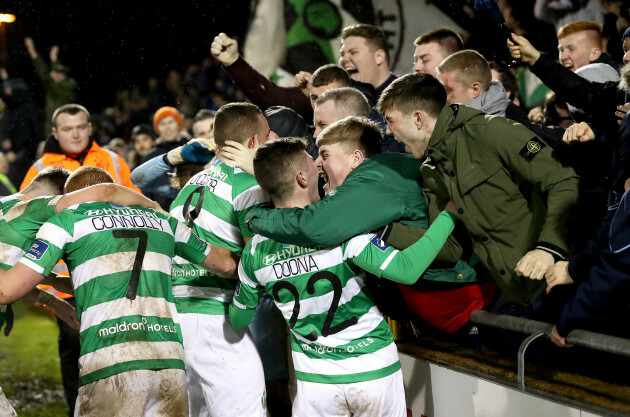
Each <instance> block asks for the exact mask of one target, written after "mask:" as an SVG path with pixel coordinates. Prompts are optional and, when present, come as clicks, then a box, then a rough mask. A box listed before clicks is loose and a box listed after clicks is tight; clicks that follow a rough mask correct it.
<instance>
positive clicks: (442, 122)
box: [429, 104, 484, 148]
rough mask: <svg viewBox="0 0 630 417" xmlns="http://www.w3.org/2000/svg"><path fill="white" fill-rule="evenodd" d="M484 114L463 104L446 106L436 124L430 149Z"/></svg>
mask: <svg viewBox="0 0 630 417" xmlns="http://www.w3.org/2000/svg"><path fill="white" fill-rule="evenodd" d="M483 114H484V113H483V112H482V111H480V110H477V109H473V108H472V107H468V106H464V105H461V104H451V105H450V106H444V107H443V108H442V111H441V112H440V115H439V116H438V118H437V121H436V123H435V129H433V134H432V135H431V139H429V148H431V147H433V146H437V145H438V144H439V143H440V142H442V140H443V139H444V137H445V136H446V134H447V133H448V132H450V131H452V130H455V129H458V128H460V127H461V126H463V125H464V124H465V123H466V122H468V121H469V120H470V119H472V118H474V117H476V116H479V115H483Z"/></svg>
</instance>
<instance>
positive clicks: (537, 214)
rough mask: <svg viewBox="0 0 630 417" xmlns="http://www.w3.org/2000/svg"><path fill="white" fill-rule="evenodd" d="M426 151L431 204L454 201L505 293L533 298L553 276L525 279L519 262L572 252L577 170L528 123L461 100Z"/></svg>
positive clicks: (447, 111)
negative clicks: (536, 254) (537, 252)
mask: <svg viewBox="0 0 630 417" xmlns="http://www.w3.org/2000/svg"><path fill="white" fill-rule="evenodd" d="M426 154H427V156H428V157H427V159H426V160H425V162H424V163H423V164H422V167H421V173H422V177H423V179H424V191H425V193H426V196H427V200H428V201H429V204H430V205H437V206H438V207H444V205H445V204H446V203H447V202H448V200H449V199H450V200H452V201H453V203H454V204H455V206H456V207H457V208H458V213H459V216H460V219H461V220H462V221H463V222H464V224H465V225H466V228H467V229H468V233H469V235H470V237H471V239H472V242H473V250H474V251H475V253H476V254H477V255H478V256H479V258H480V259H481V261H482V262H483V263H484V265H485V266H486V268H488V271H489V272H490V274H491V276H492V277H493V278H494V280H495V281H496V282H497V284H498V285H499V287H500V288H501V290H502V291H503V293H504V295H505V296H506V297H507V298H508V299H510V300H511V301H513V302H516V303H519V304H522V305H529V304H531V303H532V301H533V300H534V298H535V297H536V296H538V295H539V294H540V293H541V292H542V290H543V289H544V287H545V282H544V281H537V280H531V279H529V278H524V277H518V276H517V275H516V274H515V272H514V268H515V267H516V264H517V262H518V261H519V260H520V259H521V258H522V257H523V255H525V253H527V252H528V251H530V250H533V249H537V248H538V249H542V250H545V251H547V252H550V253H552V254H553V255H554V258H556V259H564V258H565V257H566V255H567V252H568V250H569V247H568V245H567V242H566V241H565V236H566V233H567V226H568V225H567V223H568V220H569V218H570V213H571V208H572V206H573V205H574V204H575V203H576V201H577V198H578V177H577V175H576V173H575V171H574V170H573V169H572V168H569V167H563V166H562V165H560V163H558V162H557V161H556V160H554V159H553V158H552V156H551V148H550V147H549V146H547V145H546V144H545V143H544V142H543V141H542V140H540V139H539V138H538V137H537V136H536V135H534V134H533V133H532V132H531V131H530V130H529V129H527V128H526V127H524V126H523V125H521V124H519V123H515V122H512V121H510V120H507V119H505V118H502V117H497V116H488V115H485V114H484V113H482V112H481V111H479V110H475V109H472V108H470V107H466V106H458V105H452V106H450V107H449V106H445V107H444V108H443V109H442V111H441V113H440V115H439V116H438V119H437V121H436V125H435V129H434V131H433V134H432V136H431V138H430V140H429V145H428V148H427V151H426Z"/></svg>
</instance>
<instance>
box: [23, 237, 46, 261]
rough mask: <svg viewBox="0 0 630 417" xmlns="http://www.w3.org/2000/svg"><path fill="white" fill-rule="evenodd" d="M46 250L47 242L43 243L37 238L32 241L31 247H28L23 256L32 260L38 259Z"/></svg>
mask: <svg viewBox="0 0 630 417" xmlns="http://www.w3.org/2000/svg"><path fill="white" fill-rule="evenodd" d="M47 250H48V243H44V242H42V241H41V240H39V239H38V240H36V241H35V242H33V246H31V248H30V249H29V251H28V252H27V253H26V255H25V256H26V257H27V258H29V259H32V260H34V261H39V260H40V259H42V256H44V254H45V253H46V251H47Z"/></svg>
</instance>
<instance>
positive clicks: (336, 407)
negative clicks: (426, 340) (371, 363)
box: [293, 369, 407, 417]
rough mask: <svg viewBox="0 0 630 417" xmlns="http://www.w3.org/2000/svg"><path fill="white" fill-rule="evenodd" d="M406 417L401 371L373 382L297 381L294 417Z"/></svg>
mask: <svg viewBox="0 0 630 417" xmlns="http://www.w3.org/2000/svg"><path fill="white" fill-rule="evenodd" d="M331 416H336V417H342V416H354V417H373V416H379V417H380V416H382V417H406V416H407V406H406V404H405V387H404V385H403V378H402V371H400V369H399V370H398V371H396V372H394V373H393V374H391V375H388V376H386V377H383V378H379V379H375V380H372V381H364V382H354V383H352V384H321V383H317V382H305V381H300V380H298V381H297V395H296V396H295V400H293V417H331Z"/></svg>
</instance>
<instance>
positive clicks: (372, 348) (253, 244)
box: [233, 235, 400, 384]
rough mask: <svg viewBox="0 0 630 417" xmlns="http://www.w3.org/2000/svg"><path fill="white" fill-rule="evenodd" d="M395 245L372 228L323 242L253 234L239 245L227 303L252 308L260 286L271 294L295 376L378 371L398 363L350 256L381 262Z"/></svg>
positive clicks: (348, 379)
mask: <svg viewBox="0 0 630 417" xmlns="http://www.w3.org/2000/svg"><path fill="white" fill-rule="evenodd" d="M396 253H397V251H396V250H395V249H394V248H392V247H390V246H388V245H387V244H386V243H384V242H382V241H381V240H380V239H379V238H378V237H377V236H375V235H360V236H357V237H354V238H352V239H350V240H349V241H347V242H344V243H342V244H341V245H340V246H337V247H334V248H328V249H323V250H320V249H310V248H305V247H300V246H293V245H286V244H282V243H278V242H276V241H273V240H271V239H267V238H265V237H262V236H260V235H256V236H254V238H253V239H252V240H251V241H250V242H249V243H248V244H247V246H246V247H245V250H244V251H243V256H242V258H241V264H240V265H239V278H240V283H239V287H238V288H237V291H236V294H235V296H234V301H233V304H234V306H235V307H236V308H240V309H243V310H252V309H254V308H256V305H258V300H259V299H260V296H261V295H262V293H263V292H264V291H266V292H267V293H269V294H270V295H271V296H272V297H273V299H274V301H275V303H276V305H277V306H278V308H279V309H280V311H281V312H282V315H283V316H284V318H285V320H286V322H287V324H288V325H289V328H290V330H291V349H292V351H293V362H294V365H295V373H296V376H297V379H299V380H302V381H308V382H319V383H332V384H345V383H352V382H361V381H369V380H374V379H379V378H382V377H385V376H387V375H390V374H392V373H394V372H396V371H397V370H398V369H400V362H399V361H398V351H397V349H396V345H395V344H394V340H393V337H392V333H391V331H390V329H389V326H388V325H387V322H386V321H385V319H384V318H383V315H382V314H381V312H380V311H379V310H378V308H377V307H376V305H375V304H374V301H373V299H372V297H371V295H370V293H369V291H368V290H367V288H365V282H364V281H365V275H364V272H363V271H362V270H361V269H360V268H358V267H357V266H356V265H355V264H354V260H355V259H357V258H361V260H362V263H363V264H367V263H369V264H371V265H374V266H375V267H376V268H377V269H378V268H380V269H381V270H382V269H385V267H387V264H388V263H389V261H390V260H391V259H392V258H393V257H394V256H395V254H396Z"/></svg>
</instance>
